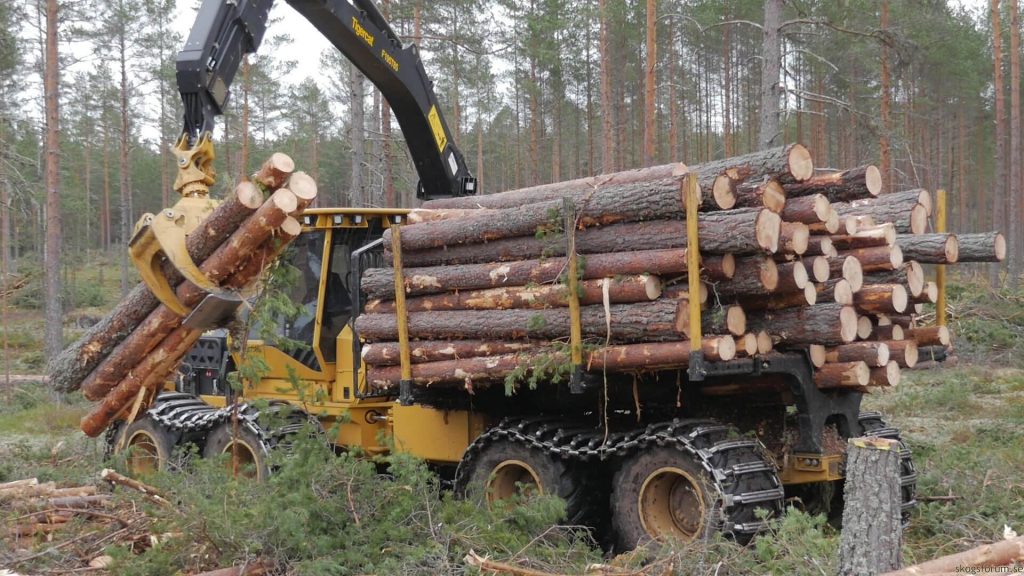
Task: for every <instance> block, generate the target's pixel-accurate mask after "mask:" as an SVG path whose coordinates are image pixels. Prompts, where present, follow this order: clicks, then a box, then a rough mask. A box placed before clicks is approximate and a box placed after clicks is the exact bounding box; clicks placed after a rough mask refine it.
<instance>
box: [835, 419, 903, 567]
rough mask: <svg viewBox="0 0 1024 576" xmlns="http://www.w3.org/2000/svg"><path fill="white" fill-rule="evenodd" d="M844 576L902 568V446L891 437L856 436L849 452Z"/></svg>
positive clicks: (842, 549) (842, 545)
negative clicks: (890, 438)
mask: <svg viewBox="0 0 1024 576" xmlns="http://www.w3.org/2000/svg"><path fill="white" fill-rule="evenodd" d="M846 462H847V464H846V482H845V483H844V488H843V501H844V502H845V506H844V507H843V530H842V534H841V535H840V540H839V574H840V576H861V575H863V574H879V573H881V572H886V571H888V570H895V569H897V568H899V566H900V539H901V538H902V534H903V524H902V519H901V512H900V504H901V503H902V496H901V492H900V446H899V442H898V441H896V440H889V439H885V438H852V439H850V441H849V443H848V444H847V449H846Z"/></svg>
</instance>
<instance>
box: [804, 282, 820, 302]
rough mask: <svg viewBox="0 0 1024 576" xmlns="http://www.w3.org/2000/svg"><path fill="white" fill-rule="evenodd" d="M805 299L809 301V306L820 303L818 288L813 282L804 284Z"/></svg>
mask: <svg viewBox="0 0 1024 576" xmlns="http://www.w3.org/2000/svg"><path fill="white" fill-rule="evenodd" d="M804 300H806V301H807V305H808V306H814V305H815V304H817V303H818V289H817V287H815V286H814V284H813V283H811V282H808V283H807V285H806V286H804Z"/></svg>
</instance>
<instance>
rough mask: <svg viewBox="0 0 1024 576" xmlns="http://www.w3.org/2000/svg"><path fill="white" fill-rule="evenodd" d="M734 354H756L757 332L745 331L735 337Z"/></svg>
mask: <svg viewBox="0 0 1024 576" xmlns="http://www.w3.org/2000/svg"><path fill="white" fill-rule="evenodd" d="M736 354H737V355H739V356H756V355H757V334H753V333H750V332H747V333H746V334H744V335H743V336H741V337H739V338H737V339H736Z"/></svg>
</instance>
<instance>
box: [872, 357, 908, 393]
mask: <svg viewBox="0 0 1024 576" xmlns="http://www.w3.org/2000/svg"><path fill="white" fill-rule="evenodd" d="M901 374H902V372H901V370H900V366H899V364H898V363H897V362H896V361H895V360H890V361H889V362H888V363H886V365H885V366H882V367H879V368H872V369H871V376H870V377H869V378H868V383H867V385H868V386H873V387H878V388H890V387H892V386H898V385H899V383H900V376H901Z"/></svg>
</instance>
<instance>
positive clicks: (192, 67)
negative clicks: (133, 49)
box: [177, 0, 477, 199]
mask: <svg viewBox="0 0 1024 576" xmlns="http://www.w3.org/2000/svg"><path fill="white" fill-rule="evenodd" d="M287 1H288V3H289V4H291V6H292V7H293V8H295V10H297V11H298V12H299V13H300V14H302V15H303V16H304V17H305V18H306V19H307V20H309V21H310V22H311V23H312V24H313V25H314V26H315V27H316V28H317V29H318V30H319V31H320V32H321V33H322V34H323V35H324V36H325V37H326V38H327V39H328V40H330V42H331V43H332V44H334V46H335V47H337V48H338V50H340V51H341V53H342V54H344V55H345V57H346V58H348V59H349V60H350V61H351V62H352V63H354V64H355V65H356V67H358V68H359V70H361V71H362V72H363V74H365V75H366V77H367V78H369V79H370V81H371V82H373V83H374V85H376V86H377V88H379V89H380V91H381V94H383V95H384V97H385V98H386V99H387V101H388V104H389V105H390V106H391V109H392V110H393V111H394V114H395V117H396V118H397V119H398V124H399V126H401V128H402V133H403V135H404V136H405V141H406V144H407V145H408V146H409V152H410V153H411V155H412V159H413V163H414V164H415V166H416V172H417V173H418V174H419V177H420V184H419V187H418V190H417V195H418V196H419V197H420V198H424V199H427V198H438V197H446V196H464V195H468V194H475V193H477V190H476V179H475V178H473V176H472V174H470V172H469V168H468V167H467V166H466V160H465V158H464V157H463V155H462V152H461V151H459V149H458V148H457V147H456V146H455V144H454V143H453V142H452V138H451V131H450V130H449V129H448V124H447V123H446V122H445V119H444V116H443V115H442V114H441V110H440V108H439V106H438V104H437V97H436V96H435V94H434V89H433V82H432V81H431V80H430V78H428V77H427V73H426V70H424V68H423V61H422V60H420V56H419V52H418V50H417V48H416V45H415V44H408V45H403V44H402V41H401V40H400V39H399V37H398V35H397V34H395V32H394V30H392V29H391V26H390V25H388V22H387V20H386V19H385V18H384V16H383V15H382V14H381V13H380V11H379V10H378V9H377V7H376V6H375V5H374V3H373V0H351V2H350V1H349V0H287ZM273 4H274V0H203V3H202V5H201V6H200V8H199V13H198V15H197V16H196V21H195V24H194V25H193V26H192V31H191V32H190V33H189V37H188V41H187V42H186V44H185V48H184V50H182V51H181V52H179V53H178V58H177V71H178V72H177V79H178V89H179V90H180V91H181V97H182V101H183V102H184V105H185V127H184V132H185V134H187V135H188V138H189V142H190V143H194V142H196V140H197V139H198V138H199V137H200V136H201V135H202V134H203V133H206V132H211V131H212V130H213V126H214V121H215V119H216V117H217V116H219V115H220V114H223V113H224V107H225V105H226V104H227V101H228V96H229V94H230V87H231V82H232V80H234V77H235V73H236V72H238V67H239V66H240V65H241V62H242V56H243V55H244V54H247V53H251V52H255V51H256V49H257V48H259V45H260V42H261V41H262V40H263V34H264V32H265V31H266V28H267V19H268V16H269V14H270V8H271V7H272V6H273Z"/></svg>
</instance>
